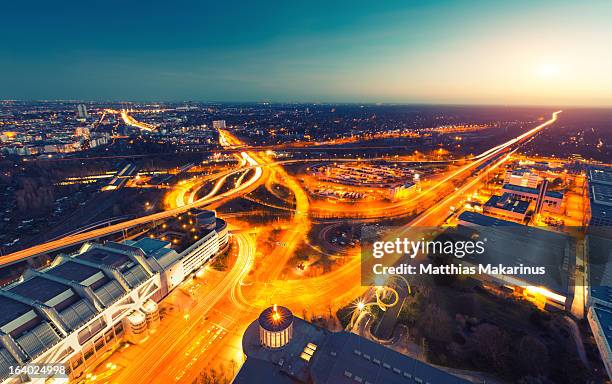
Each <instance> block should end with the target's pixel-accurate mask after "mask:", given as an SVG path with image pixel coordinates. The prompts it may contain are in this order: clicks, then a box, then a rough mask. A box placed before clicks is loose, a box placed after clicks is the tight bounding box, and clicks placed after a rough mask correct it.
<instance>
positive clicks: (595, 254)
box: [587, 235, 612, 307]
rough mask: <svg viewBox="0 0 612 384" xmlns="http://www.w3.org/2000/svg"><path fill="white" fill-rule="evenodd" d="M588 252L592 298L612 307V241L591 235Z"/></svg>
mask: <svg viewBox="0 0 612 384" xmlns="http://www.w3.org/2000/svg"><path fill="white" fill-rule="evenodd" d="M587 250H588V261H589V288H590V293H591V298H592V299H595V300H598V301H599V302H601V303H605V304H606V305H609V306H611V307H612V239H608V238H605V237H601V236H596V235H589V236H588V238H587Z"/></svg>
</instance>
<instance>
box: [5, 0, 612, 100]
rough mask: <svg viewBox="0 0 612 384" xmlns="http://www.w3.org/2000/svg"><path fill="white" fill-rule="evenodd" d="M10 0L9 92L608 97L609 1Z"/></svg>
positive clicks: (45, 95) (134, 96) (175, 96)
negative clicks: (134, 1) (303, 1)
mask: <svg viewBox="0 0 612 384" xmlns="http://www.w3.org/2000/svg"><path fill="white" fill-rule="evenodd" d="M6 10H7V12H4V17H3V20H2V27H0V31H1V32H2V34H3V36H5V37H6V38H5V39H4V42H3V45H2V47H0V52H2V55H1V58H0V73H1V74H0V78H2V83H3V87H2V90H1V91H0V98H2V99H24V100H33V99H71V100H75V99H80V100H111V99H113V100H139V101H180V100H197V101H237V102H255V101H271V102H329V103H334V102H356V103H370V102H371V103H377V102H382V103H401V104H413V103H417V104H422V103H424V104H487V105H576V106H609V105H612V91H610V89H612V76H610V75H609V73H608V71H607V68H610V67H611V66H612V55H610V53H608V52H607V51H606V50H605V49H604V47H606V46H610V44H611V43H612V41H611V40H612V29H611V27H610V26H609V25H607V23H606V17H605V15H607V14H609V13H610V5H609V4H606V3H605V2H592V3H591V6H590V7H588V8H587V7H582V6H581V5H580V4H577V3H575V2H554V3H553V2H542V3H539V4H537V5H534V4H530V3H527V2H519V3H516V4H512V5H508V4H504V5H501V4H489V3H472V2H470V3H467V2H435V3H410V4H404V3H396V2H390V3H385V4H357V5H354V4H352V3H351V4H348V3H334V4H323V3H309V4H308V5H295V4H292V5H287V4H275V3H264V4H257V5H253V4H224V5H220V4H209V3H197V2H190V1H184V2H181V3H178V4H175V5H173V7H171V8H168V7H165V6H164V4H163V3H161V2H154V3H151V4H150V5H149V6H148V7H147V8H142V7H140V6H137V5H129V4H128V5H125V4H120V3H113V2H105V3H103V4H102V3H98V4H92V5H91V7H89V8H88V9H84V8H82V7H79V6H78V4H76V3H74V2H66V3H62V4H45V3H40V4H39V5H37V6H35V7H28V9H25V8H24V5H20V4H8V5H7V9H6ZM11 15H27V17H28V20H29V21H30V22H29V23H24V20H23V19H22V18H20V17H10V16H11ZM111 15H112V17H111ZM7 16H8V17H7ZM32 47H36V49H32ZM41 63H44V65H41Z"/></svg>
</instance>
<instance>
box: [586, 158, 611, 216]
mask: <svg viewBox="0 0 612 384" xmlns="http://www.w3.org/2000/svg"><path fill="white" fill-rule="evenodd" d="M587 180H588V183H589V200H590V208H591V209H590V211H591V220H590V222H589V225H591V226H598V227H599V226H612V181H611V180H612V167H591V168H589V169H588V170H587Z"/></svg>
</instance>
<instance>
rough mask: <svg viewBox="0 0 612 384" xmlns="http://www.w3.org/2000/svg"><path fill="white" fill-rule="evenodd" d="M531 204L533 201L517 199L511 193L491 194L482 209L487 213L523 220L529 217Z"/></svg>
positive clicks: (518, 220)
mask: <svg viewBox="0 0 612 384" xmlns="http://www.w3.org/2000/svg"><path fill="white" fill-rule="evenodd" d="M530 206H531V202H529V201H526V200H520V199H515V198H513V197H512V196H511V195H510V194H508V193H504V194H503V195H501V196H496V195H493V196H491V197H490V198H489V200H487V202H486V203H485V204H484V205H483V207H482V210H483V212H484V213H487V214H491V215H494V216H500V217H502V218H505V219H510V220H514V221H517V222H523V221H525V218H526V217H527V212H528V211H529V207H530Z"/></svg>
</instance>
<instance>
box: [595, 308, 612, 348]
mask: <svg viewBox="0 0 612 384" xmlns="http://www.w3.org/2000/svg"><path fill="white" fill-rule="evenodd" d="M593 312H595V315H597V319H598V320H599V324H600V325H601V329H600V331H601V332H602V333H603V335H604V337H605V338H606V343H607V344H608V345H610V346H612V308H609V307H603V306H600V305H597V304H596V305H594V306H593Z"/></svg>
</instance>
